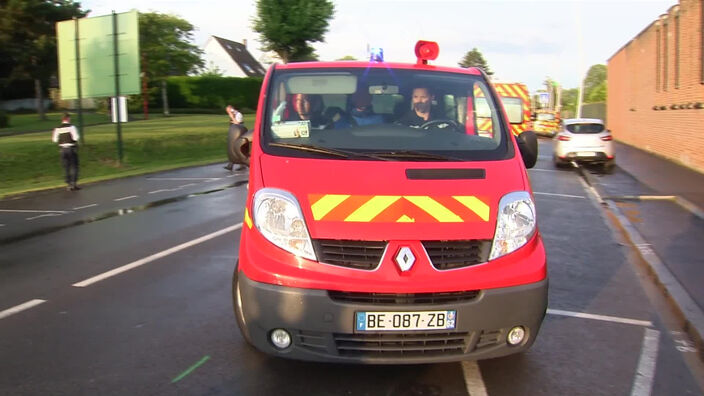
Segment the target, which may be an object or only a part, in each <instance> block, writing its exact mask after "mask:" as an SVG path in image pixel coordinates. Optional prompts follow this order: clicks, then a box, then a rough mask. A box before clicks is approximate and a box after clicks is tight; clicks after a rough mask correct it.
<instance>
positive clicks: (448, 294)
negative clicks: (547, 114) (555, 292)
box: [232, 41, 548, 364]
mask: <svg viewBox="0 0 704 396" xmlns="http://www.w3.org/2000/svg"><path fill="white" fill-rule="evenodd" d="M437 53H438V46H437V44H436V43H433V42H422V41H421V42H419V43H418V44H417V45H416V55H417V57H418V62H417V63H416V64H400V63H387V62H384V61H382V60H380V59H379V57H375V58H373V59H374V61H370V62H314V63H291V64H287V65H274V66H272V67H271V68H270V69H269V71H268V73H267V75H266V77H265V79H264V83H263V86H262V90H261V96H260V99H259V108H258V112H257V119H256V122H255V125H254V128H253V129H252V131H251V146H250V147H249V148H248V151H247V155H249V156H250V157H249V163H250V175H249V195H248V198H247V203H246V208H245V214H244V226H243V227H242V234H241V240H240V250H239V261H238V265H237V268H236V269H235V273H234V277H233V290H232V291H233V303H234V308H235V316H236V318H237V322H238V324H239V327H240V330H241V332H242V334H243V336H244V338H245V340H246V341H247V342H249V343H250V344H252V345H253V346H255V347H256V348H257V349H259V350H261V351H263V352H266V353H269V354H272V355H276V356H280V357H287V358H293V359H301V360H312V361H327V362H351V363H367V364H390V363H393V364H396V363H426V362H445V361H459V360H476V359H485V358H493V357H498V356H503V355H508V354H512V353H517V352H522V351H525V350H526V349H527V348H529V347H530V346H531V345H532V344H533V342H534V341H535V339H536V336H537V335H538V330H539V329H540V325H541V323H542V320H543V318H544V316H545V311H546V307H547V291H548V279H547V268H546V256H545V249H544V246H543V241H542V239H541V236H540V233H539V232H538V228H537V221H536V211H535V204H534V199H533V194H532V191H531V187H530V184H529V179H528V175H527V172H526V167H531V166H533V165H534V164H535V162H536V159H537V141H536V138H535V134H533V133H532V132H523V133H521V134H520V135H519V136H515V135H514V134H512V133H511V128H510V123H509V122H508V120H507V117H506V114H505V112H504V110H503V106H502V105H501V103H500V101H499V100H500V99H499V97H498V96H497V94H496V92H495V90H494V88H493V87H492V85H491V83H490V82H489V81H488V78H487V76H486V75H485V74H484V72H483V71H481V70H479V69H476V68H467V69H464V68H454V67H440V66H434V65H431V64H429V63H428V61H429V60H434V59H435V58H436V57H437ZM476 92H480V94H479V95H477V94H475V93H476ZM486 117H490V118H491V120H492V122H491V123H490V128H491V130H482V129H481V128H482V127H481V126H480V125H479V123H478V121H477V120H478V119H482V118H486Z"/></svg>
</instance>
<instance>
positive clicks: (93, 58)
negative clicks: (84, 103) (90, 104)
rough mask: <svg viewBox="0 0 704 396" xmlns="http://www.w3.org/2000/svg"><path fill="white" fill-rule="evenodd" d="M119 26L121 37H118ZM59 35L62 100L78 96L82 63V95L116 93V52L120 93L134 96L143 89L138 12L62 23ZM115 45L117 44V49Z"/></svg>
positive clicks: (59, 27)
mask: <svg viewBox="0 0 704 396" xmlns="http://www.w3.org/2000/svg"><path fill="white" fill-rule="evenodd" d="M76 24H77V25H78V26H76ZM76 28H78V54H79V55H80V56H79V57H80V62H76V58H77V56H76ZM115 28H116V31H117V40H115V34H114V29H115ZM56 36H57V41H58V52H59V84H60V85H61V97H62V99H78V75H77V67H78V66H80V81H81V96H82V97H84V98H89V97H104V96H116V93H117V92H116V88H117V87H116V84H115V74H116V73H115V70H116V68H115V53H116V52H117V59H118V67H119V69H118V70H119V71H118V72H117V75H119V90H120V92H119V94H120V95H130V94H137V93H139V92H140V84H139V75H140V70H139V16H138V13H137V11H130V12H125V13H121V14H114V16H113V15H105V16H99V17H93V18H81V19H77V20H69V21H62V22H58V23H57V24H56ZM115 41H117V43H115ZM115 44H117V51H116V48H115Z"/></svg>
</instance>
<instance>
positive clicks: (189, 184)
mask: <svg viewBox="0 0 704 396" xmlns="http://www.w3.org/2000/svg"><path fill="white" fill-rule="evenodd" d="M195 185H196V183H188V184H184V185H182V186H178V188H186V187H190V186H195Z"/></svg>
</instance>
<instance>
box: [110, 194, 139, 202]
mask: <svg viewBox="0 0 704 396" xmlns="http://www.w3.org/2000/svg"><path fill="white" fill-rule="evenodd" d="M132 198H137V196H136V195H130V196H129V197H122V198H115V199H113V201H124V200H126V199H132Z"/></svg>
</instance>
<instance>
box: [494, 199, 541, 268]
mask: <svg viewBox="0 0 704 396" xmlns="http://www.w3.org/2000/svg"><path fill="white" fill-rule="evenodd" d="M534 233H535V204H534V203H533V199H532V198H531V197H530V194H529V193H528V192H527V191H515V192H512V193H508V194H506V195H504V196H503V197H502V198H501V201H500V202H499V214H498V217H497V219H496V234H494V242H493V243H492V245H491V254H489V260H493V259H496V258H499V257H501V256H503V255H505V254H509V253H511V252H513V251H515V250H516V249H518V248H520V247H521V246H523V245H525V244H526V242H528V241H529V240H530V238H531V237H532V236H533V234H534Z"/></svg>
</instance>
